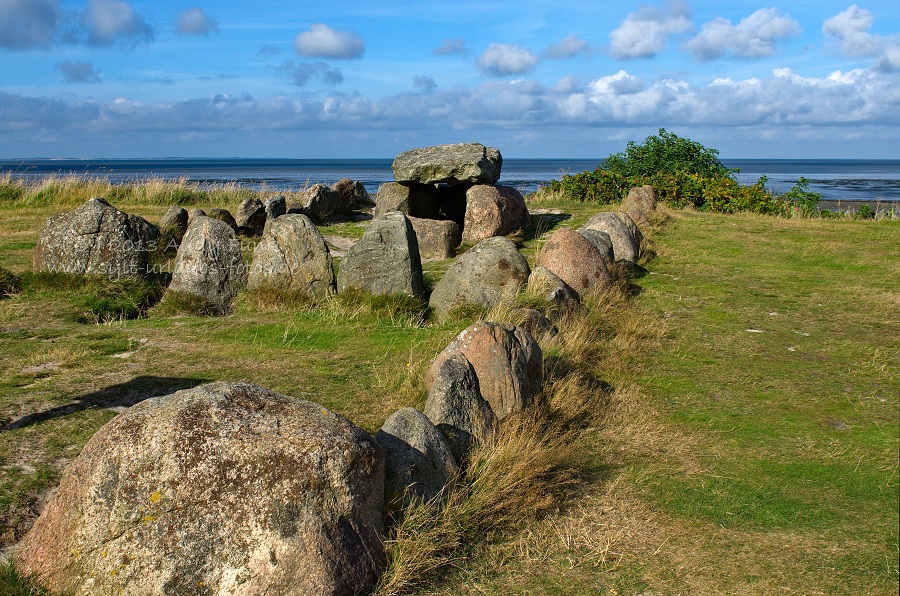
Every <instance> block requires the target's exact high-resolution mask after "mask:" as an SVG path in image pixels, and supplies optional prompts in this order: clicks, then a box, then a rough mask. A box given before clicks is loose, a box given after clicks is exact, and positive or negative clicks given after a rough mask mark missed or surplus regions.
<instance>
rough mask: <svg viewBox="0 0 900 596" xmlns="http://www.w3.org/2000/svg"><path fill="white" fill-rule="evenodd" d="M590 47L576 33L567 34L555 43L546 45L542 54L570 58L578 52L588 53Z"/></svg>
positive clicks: (559, 58)
mask: <svg viewBox="0 0 900 596" xmlns="http://www.w3.org/2000/svg"><path fill="white" fill-rule="evenodd" d="M590 53H591V47H590V46H589V45H588V43H587V42H586V41H584V40H583V39H581V38H579V37H578V36H577V35H567V36H566V37H564V38H562V39H561V40H559V41H558V42H557V43H555V44H553V45H551V46H548V47H547V48H546V49H545V50H544V56H546V57H548V58H554V59H557V60H561V59H563V58H572V57H574V56H577V55H579V54H584V55H586V56H587V55H590Z"/></svg>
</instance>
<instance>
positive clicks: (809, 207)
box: [778, 176, 822, 215]
mask: <svg viewBox="0 0 900 596" xmlns="http://www.w3.org/2000/svg"><path fill="white" fill-rule="evenodd" d="M778 198H779V200H781V201H782V202H784V203H785V207H786V208H787V209H788V210H790V211H792V212H793V213H796V214H800V215H813V214H814V213H816V210H817V208H818V207H819V201H821V200H822V195H821V194H820V193H817V192H811V191H810V190H809V180H807V179H806V178H804V177H803V176H801V177H800V178H799V179H798V180H797V184H795V185H794V186H793V187H791V189H790V190H789V191H787V192H786V193H784V194H783V195H781V196H779V197H778Z"/></svg>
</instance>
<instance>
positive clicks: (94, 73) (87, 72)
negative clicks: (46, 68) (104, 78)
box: [54, 60, 100, 83]
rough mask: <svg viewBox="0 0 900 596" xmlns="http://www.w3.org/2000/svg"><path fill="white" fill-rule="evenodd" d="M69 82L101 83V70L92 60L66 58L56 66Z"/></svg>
mask: <svg viewBox="0 0 900 596" xmlns="http://www.w3.org/2000/svg"><path fill="white" fill-rule="evenodd" d="M54 68H56V70H57V71H58V72H59V73H61V74H62V76H63V78H64V79H65V81H66V82H67V83H99V82H100V72H99V71H98V70H96V69H95V68H94V65H93V64H91V63H90V62H82V61H80V60H78V61H75V62H70V61H69V60H64V61H63V62H60V63H58V64H56V66H55V67H54Z"/></svg>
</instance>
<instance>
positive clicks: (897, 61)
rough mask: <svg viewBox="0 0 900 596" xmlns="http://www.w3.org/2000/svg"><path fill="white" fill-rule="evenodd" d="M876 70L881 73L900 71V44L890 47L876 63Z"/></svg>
mask: <svg viewBox="0 0 900 596" xmlns="http://www.w3.org/2000/svg"><path fill="white" fill-rule="evenodd" d="M875 70H877V71H879V72H897V71H900V44H898V45H892V46H889V47H887V48H886V49H885V50H884V54H882V56H881V58H879V59H878V61H877V62H875Z"/></svg>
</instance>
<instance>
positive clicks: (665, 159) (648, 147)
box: [548, 128, 817, 214]
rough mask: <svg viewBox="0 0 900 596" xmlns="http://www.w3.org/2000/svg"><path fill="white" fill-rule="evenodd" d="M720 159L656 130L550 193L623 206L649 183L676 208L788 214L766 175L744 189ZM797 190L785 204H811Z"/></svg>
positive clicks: (692, 143)
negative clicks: (631, 194)
mask: <svg viewBox="0 0 900 596" xmlns="http://www.w3.org/2000/svg"><path fill="white" fill-rule="evenodd" d="M718 155H719V152H718V151H717V150H716V149H710V148H708V147H704V146H703V145H701V144H700V143H697V142H696V141H692V140H690V139H684V138H681V137H679V136H678V135H675V134H673V133H670V132H667V131H666V130H665V129H664V128H660V129H659V134H658V135H656V136H653V135H651V136H649V137H647V138H646V139H645V140H644V142H643V143H642V144H640V145H638V144H636V143H634V142H633V141H631V142H629V143H628V145H627V147H626V149H625V151H624V152H622V153H616V154H614V155H610V156H609V157H607V158H606V159H605V160H603V163H602V164H601V165H600V166H599V167H598V168H597V169H596V170H593V171H587V172H582V173H580V174H575V175H571V176H569V175H566V176H563V178H562V180H558V181H554V182H552V183H551V184H550V186H549V187H548V191H550V192H556V193H559V194H561V195H562V196H563V197H565V198H567V199H571V200H575V201H581V202H585V203H599V204H609V203H618V202H621V201H622V200H623V199H624V198H625V195H626V194H627V193H628V191H629V190H630V189H632V188H634V187H636V186H644V185H645V184H649V185H650V186H652V187H653V188H654V189H656V193H657V195H658V196H659V198H660V200H662V201H664V202H666V203H668V204H669V205H671V206H672V207H676V208H678V207H693V208H695V209H701V210H706V211H715V212H718V213H735V212H738V211H754V212H756V213H769V214H779V213H785V212H786V209H785V202H786V200H784V199H782V198H779V197H775V196H774V195H773V194H772V193H771V192H770V191H768V190H766V187H765V184H766V177H765V176H763V177H761V178H760V179H759V180H758V181H757V182H756V184H752V185H750V186H742V185H741V184H739V183H738V182H737V180H735V178H734V173H735V172H736V170H729V169H728V168H726V167H725V166H724V165H723V164H722V162H721V161H719V157H718ZM802 180H803V179H801V181H802ZM798 184H799V183H798ZM795 189H797V190H796V191H795V190H794V189H792V190H791V191H789V193H791V192H792V191H794V192H793V194H792V195H790V196H789V198H788V199H787V200H788V201H794V200H796V201H802V204H803V205H806V204H813V197H814V195H815V193H809V192H808V191H806V187H805V186H801V187H799V188H798V187H795ZM815 204H817V202H816V203H815ZM813 209H814V207H813Z"/></svg>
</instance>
